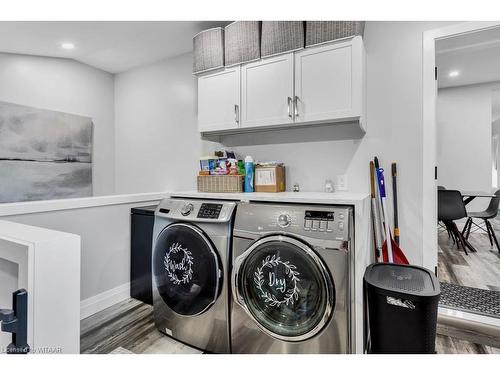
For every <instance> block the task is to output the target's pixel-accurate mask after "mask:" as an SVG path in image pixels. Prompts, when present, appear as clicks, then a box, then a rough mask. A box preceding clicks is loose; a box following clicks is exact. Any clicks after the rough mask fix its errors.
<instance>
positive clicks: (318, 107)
mask: <svg viewBox="0 0 500 375" xmlns="http://www.w3.org/2000/svg"><path fill="white" fill-rule="evenodd" d="M363 84H364V53H363V44H362V40H361V37H355V38H353V39H351V40H347V41H344V42H338V43H334V44H328V45H323V46H318V47H313V48H306V49H304V50H302V51H300V52H297V53H295V105H296V109H295V111H296V113H295V115H296V118H295V122H328V121H332V122H334V121H347V120H357V119H359V120H360V119H361V117H362V110H363V95H364V89H363Z"/></svg>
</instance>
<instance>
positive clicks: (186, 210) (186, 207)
mask: <svg viewBox="0 0 500 375" xmlns="http://www.w3.org/2000/svg"><path fill="white" fill-rule="evenodd" d="M193 210H194V206H193V204H192V203H187V204H185V205H184V206H182V208H181V215H182V216H187V215H189V214H190V213H191V212H192V211H193Z"/></svg>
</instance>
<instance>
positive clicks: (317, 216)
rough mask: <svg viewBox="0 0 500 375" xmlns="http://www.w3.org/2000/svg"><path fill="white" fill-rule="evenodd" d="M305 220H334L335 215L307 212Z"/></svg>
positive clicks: (325, 212)
mask: <svg viewBox="0 0 500 375" xmlns="http://www.w3.org/2000/svg"><path fill="white" fill-rule="evenodd" d="M305 219H309V220H334V213H333V212H329V211H306V215H305Z"/></svg>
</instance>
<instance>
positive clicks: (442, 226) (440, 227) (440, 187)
mask: <svg viewBox="0 0 500 375" xmlns="http://www.w3.org/2000/svg"><path fill="white" fill-rule="evenodd" d="M437 189H438V190H446V187H445V186H443V185H438V187H437ZM438 231H439V233H442V232H444V231H446V232H447V233H448V238H451V239H452V240H453V243H455V242H456V240H455V236H454V235H453V233H452V232H451V231H450V230H449V229H448V228H447V227H446V225H445V224H444V223H443V222H441V221H440V220H438Z"/></svg>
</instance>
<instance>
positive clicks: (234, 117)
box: [198, 66, 240, 132]
mask: <svg viewBox="0 0 500 375" xmlns="http://www.w3.org/2000/svg"><path fill="white" fill-rule="evenodd" d="M239 116H240V67H239V66H237V67H233V68H228V69H224V70H222V71H217V72H215V73H210V74H205V75H202V76H199V77H198V129H199V131H200V132H212V131H221V130H230V129H237V128H238V126H239Z"/></svg>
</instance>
